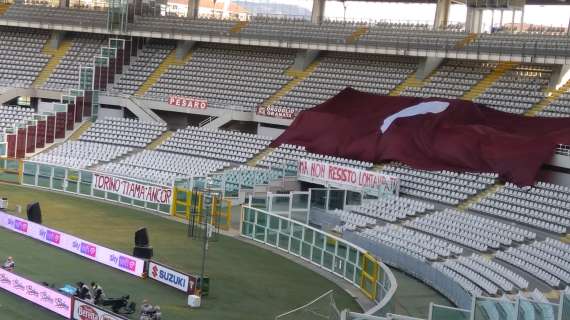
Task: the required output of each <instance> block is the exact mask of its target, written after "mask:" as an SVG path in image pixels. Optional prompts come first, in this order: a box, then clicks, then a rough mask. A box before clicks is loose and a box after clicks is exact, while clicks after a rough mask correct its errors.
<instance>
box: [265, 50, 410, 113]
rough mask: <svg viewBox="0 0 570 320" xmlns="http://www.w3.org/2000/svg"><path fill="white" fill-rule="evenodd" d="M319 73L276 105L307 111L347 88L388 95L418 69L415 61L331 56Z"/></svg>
mask: <svg viewBox="0 0 570 320" xmlns="http://www.w3.org/2000/svg"><path fill="white" fill-rule="evenodd" d="M320 59H321V61H320V63H319V65H318V66H317V68H316V69H315V71H314V72H313V73H312V74H311V75H310V76H309V77H307V78H306V79H305V80H303V81H302V82H301V83H300V84H299V85H298V86H296V87H295V88H294V89H293V90H291V91H290V92H289V93H287V94H286V95H285V96H283V97H282V98H281V99H280V100H278V101H277V102H276V103H275V105H276V106H283V107H290V108H295V109H300V110H303V109H307V108H311V107H314V106H315V105H318V104H321V103H323V102H324V101H325V100H327V99H329V98H331V97H332V96H334V95H335V94H337V93H338V92H339V91H340V90H342V89H344V88H346V87H347V86H350V87H353V88H355V89H358V90H362V91H366V92H371V93H377V94H388V93H389V92H390V91H392V90H393V89H394V88H395V87H396V86H397V85H399V84H400V83H402V82H403V81H404V80H405V79H406V78H407V77H408V76H409V75H410V74H411V73H413V72H414V71H415V69H416V68H417V62H416V61H415V60H414V59H411V58H402V57H391V56H378V55H348V54H341V53H327V54H325V56H323V57H322V58H320Z"/></svg>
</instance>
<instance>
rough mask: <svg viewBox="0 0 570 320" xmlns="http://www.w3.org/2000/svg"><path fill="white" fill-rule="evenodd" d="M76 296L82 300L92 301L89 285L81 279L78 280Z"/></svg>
mask: <svg viewBox="0 0 570 320" xmlns="http://www.w3.org/2000/svg"><path fill="white" fill-rule="evenodd" d="M75 296H76V297H77V298H79V299H81V300H85V301H88V302H92V297H91V292H90V291H89V287H87V285H86V284H85V283H83V282H81V281H79V282H77V292H76V293H75Z"/></svg>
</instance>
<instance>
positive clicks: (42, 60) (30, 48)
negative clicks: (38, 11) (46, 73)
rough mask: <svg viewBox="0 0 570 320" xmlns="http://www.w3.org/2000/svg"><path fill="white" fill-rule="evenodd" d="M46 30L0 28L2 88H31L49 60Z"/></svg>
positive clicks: (47, 33) (0, 77)
mask: <svg viewBox="0 0 570 320" xmlns="http://www.w3.org/2000/svg"><path fill="white" fill-rule="evenodd" d="M48 38H49V32H48V31H46V30H33V29H17V28H7V27H2V28H0V60H1V61H2V64H0V86H10V87H21V88H27V87H30V86H31V84H32V83H33V82H34V80H35V79H36V78H37V76H38V74H39V73H40V71H41V70H42V69H43V67H44V66H45V65H46V63H47V62H48V60H49V56H48V55H46V54H44V53H42V49H43V48H44V46H45V45H46V42H47V40H48Z"/></svg>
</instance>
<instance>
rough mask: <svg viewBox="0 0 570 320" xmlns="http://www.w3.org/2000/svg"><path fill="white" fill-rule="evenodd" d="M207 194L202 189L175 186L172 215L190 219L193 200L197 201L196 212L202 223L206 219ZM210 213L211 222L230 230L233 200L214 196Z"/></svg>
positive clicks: (199, 221) (198, 220)
mask: <svg viewBox="0 0 570 320" xmlns="http://www.w3.org/2000/svg"><path fill="white" fill-rule="evenodd" d="M205 196H206V194H205V193H204V192H201V191H197V192H193V191H192V190H187V189H183V188H177V187H174V189H173V199H172V200H173V201H172V207H171V209H170V210H171V212H170V213H171V215H172V216H175V217H178V218H182V219H185V220H190V216H191V214H192V207H193V206H194V203H193V201H196V202H197V203H196V206H195V212H197V213H198V214H197V215H196V218H197V221H196V222H197V223H202V222H203V219H204V197H205ZM209 215H210V217H211V219H210V224H211V225H213V226H216V227H219V228H220V229H222V230H229V229H230V225H231V217H232V201H231V200H229V199H223V198H221V197H220V196H213V198H212V205H211V208H210V212H209Z"/></svg>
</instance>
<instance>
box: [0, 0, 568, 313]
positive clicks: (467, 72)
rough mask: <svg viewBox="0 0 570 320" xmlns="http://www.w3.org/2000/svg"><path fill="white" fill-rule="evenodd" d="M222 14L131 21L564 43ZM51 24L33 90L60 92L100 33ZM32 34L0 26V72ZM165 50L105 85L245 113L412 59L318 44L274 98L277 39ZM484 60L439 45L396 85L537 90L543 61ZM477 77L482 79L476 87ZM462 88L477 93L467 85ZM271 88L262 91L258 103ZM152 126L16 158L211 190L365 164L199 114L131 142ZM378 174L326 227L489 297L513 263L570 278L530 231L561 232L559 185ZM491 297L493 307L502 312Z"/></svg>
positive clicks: (492, 95)
mask: <svg viewBox="0 0 570 320" xmlns="http://www.w3.org/2000/svg"><path fill="white" fill-rule="evenodd" d="M4 17H5V18H8V19H20V20H22V19H37V20H43V21H54V22H56V21H58V20H62V19H64V18H63V17H65V20H66V21H67V22H69V23H72V24H78V25H84V26H99V27H104V26H105V21H106V16H105V14H104V13H102V12H94V11H85V10H77V9H60V8H47V7H38V6H29V5H23V4H19V3H17V4H15V5H12V6H11V7H10V9H8V11H7V12H6V14H5V16H4ZM235 26H236V21H230V20H215V19H194V20H188V19H182V18H177V17H151V16H146V17H138V18H137V20H136V23H134V25H133V27H134V28H133V29H134V30H141V29H148V28H152V30H156V31H172V32H189V33H191V34H207V35H221V36H230V37H238V36H239V37H251V38H254V39H265V38H272V37H273V38H274V37H275V35H276V34H281V35H284V37H285V38H287V39H289V40H298V41H309V42H314V43H319V42H323V41H326V42H327V43H330V42H333V43H338V44H346V43H349V44H352V43H358V44H362V45H368V46H378V47H380V46H381V47H389V48H392V47H400V46H401V45H402V44H406V45H408V46H410V45H411V46H414V47H419V48H421V49H441V48H453V49H463V48H462V46H463V45H465V46H466V48H467V49H469V48H478V49H484V50H488V51H497V50H503V49H504V48H507V47H508V48H511V49H510V50H512V52H513V53H517V52H520V51H524V50H525V48H534V50H535V52H536V53H540V54H548V55H567V54H568V52H566V51H565V50H562V49H561V48H562V47H563V46H565V45H566V46H567V45H568V40H567V39H566V38H564V39H563V38H562V37H560V35H550V36H548V35H544V34H540V35H532V34H527V35H517V34H503V33H501V32H498V33H495V34H489V35H487V34H481V35H479V36H478V37H474V38H472V39H471V38H469V39H470V40H469V41H465V39H467V38H468V37H469V36H470V35H469V33H467V32H466V31H464V29H463V26H462V25H454V26H450V27H448V28H447V29H446V30H441V31H434V30H432V29H431V27H430V26H428V25H424V24H394V23H384V22H382V23H372V24H363V23H357V22H349V23H346V22H343V23H341V22H335V21H327V22H325V23H323V24H321V25H314V24H309V23H307V22H306V21H299V20H296V19H282V18H270V17H254V18H252V19H251V21H248V22H247V23H243V25H240V28H238V29H236V28H235ZM67 37H68V39H71V41H72V43H73V44H72V46H71V49H70V50H69V51H68V52H67V53H66V54H65V56H64V57H63V58H62V59H61V62H60V63H59V65H58V66H57V68H56V69H55V70H54V71H53V73H52V74H51V75H50V76H49V78H48V79H47V81H46V82H45V83H44V84H43V86H42V87H43V88H44V89H50V90H61V89H66V88H69V87H71V86H73V85H74V84H75V83H77V67H78V66H79V65H81V64H86V63H89V62H90V61H91V60H92V58H93V56H94V55H95V54H96V53H98V52H99V51H100V47H101V46H102V45H104V44H105V42H106V41H107V36H103V35H95V34H71V35H67ZM48 38H49V33H48V32H47V31H37V30H34V31H32V30H28V29H13V28H2V29H0V39H1V40H2V41H1V44H0V57H1V58H4V60H3V61H6V63H3V64H2V65H0V79H1V80H0V85H10V86H15V87H29V86H30V85H31V84H32V83H33V81H34V79H36V78H37V76H38V74H39V72H40V71H41V70H42V68H43V67H44V66H45V64H46V63H47V61H48V60H49V57H48V55H46V54H44V53H43V51H42V48H44V47H45V46H46V43H47V41H48ZM471 40H473V41H471ZM555 42H556V43H555ZM174 50H175V45H174V42H171V41H156V42H154V41H152V42H150V43H148V44H146V45H145V47H144V48H143V50H142V53H141V54H140V55H139V56H138V57H137V58H135V60H134V61H133V63H132V64H131V66H130V67H128V68H127V69H126V72H125V73H124V74H123V75H121V76H119V78H117V79H118V80H117V81H116V83H115V84H114V86H112V88H111V89H110V91H111V93H119V94H122V95H129V96H130V95H134V94H135V93H136V94H141V95H143V97H144V98H147V99H152V100H157V101H165V100H166V98H168V97H169V96H173V95H180V96H188V97H196V98H200V99H207V100H208V106H209V107H217V108H230V109H231V108H234V107H239V108H240V109H243V110H246V111H254V110H255V108H256V107H257V106H260V105H262V104H264V103H267V102H268V101H271V102H273V105H275V106H282V107H289V108H293V109H297V110H306V109H308V108H311V107H314V106H315V105H318V104H320V103H322V102H324V101H326V100H327V99H329V98H330V97H332V96H334V95H335V94H337V93H338V92H339V91H340V90H342V89H344V88H345V87H346V86H351V87H353V88H355V89H358V90H362V91H366V92H371V93H376V94H384V95H387V94H389V93H394V90H395V89H396V88H397V87H399V86H400V85H402V84H403V83H404V82H405V81H406V79H409V78H410V77H411V76H412V75H413V74H414V72H415V71H416V70H417V68H418V61H419V60H418V59H417V58H411V57H403V56H402V57H400V56H382V55H370V54H355V53H351V54H347V53H334V52H322V53H320V56H319V57H318V58H317V59H316V60H315V62H314V64H313V66H314V69H311V70H310V72H308V73H307V74H306V78H299V77H297V80H299V82H298V83H295V85H294V86H291V88H287V90H285V91H284V92H283V93H284V94H283V95H282V96H281V95H277V93H278V92H280V90H283V88H284V87H287V85H288V84H289V85H291V82H292V80H293V79H295V78H296V77H295V76H294V74H293V73H292V72H291V70H290V68H291V66H292V65H293V64H294V61H295V51H293V50H289V49H279V48H265V47H253V46H251V47H246V46H237V45H226V44H213V43H198V44H196V45H195V47H193V48H192V49H191V56H189V59H187V60H184V61H183V63H184V64H182V63H180V64H171V65H169V64H168V63H169V60H168V59H167V57H168V56H169V55H172V53H173V52H174ZM16 52H17V55H16V54H15V53H16ZM14 57H17V59H16V58H14ZM161 65H163V66H164V65H166V66H165V72H164V73H161V75H160V77H159V78H158V79H156V82H153V83H152V84H151V85H150V87H149V88H148V90H146V88H145V90H144V91H143V92H139V90H140V89H141V87H142V86H143V83H145V82H146V81H147V80H148V79H149V78H150V77H151V75H152V74H153V73H154V72H155V71H156V70H157V68H159V66H161ZM499 66H501V63H499V62H492V61H471V60H451V59H448V60H445V61H444V63H443V64H442V65H440V66H439V67H438V68H437V69H436V70H435V71H433V72H432V73H431V74H430V75H429V76H428V77H427V78H426V80H423V81H422V82H421V86H417V87H416V86H407V87H405V88H404V89H403V90H402V91H401V92H398V93H399V94H400V95H402V96H417V97H441V98H450V99H453V98H461V97H463V98H465V97H471V98H473V101H475V102H479V103H483V104H486V105H489V106H490V107H492V108H495V109H497V110H501V111H506V112H510V113H516V114H525V113H527V112H528V111H529V110H531V109H532V108H533V107H534V106H536V105H537V104H538V103H540V102H541V101H543V100H544V99H545V98H547V97H548V91H547V90H548V87H549V82H550V79H551V76H552V74H553V72H554V68H553V67H551V66H548V65H535V64H532V65H531V64H520V65H519V64H512V65H509V66H508V67H505V69H504V70H503V69H502V70H501V72H499V73H496V74H495V75H496V76H497V77H496V78H493V77H492V75H493V72H495V71H496V70H497V69H498V68H499ZM485 81H488V82H486V83H485V85H484V86H479V87H478V85H479V84H480V83H481V82H485ZM474 89H476V90H475V91H477V90H479V89H480V90H482V91H481V92H478V91H477V92H476V94H472V90H474ZM137 92H139V93H137ZM471 95H472V96H471ZM272 97H277V99H275V101H273V100H271V99H272ZM539 115H545V116H551V117H565V116H568V115H570V95H568V93H563V94H561V95H560V96H559V97H558V98H557V99H556V100H554V101H553V102H552V103H551V104H549V105H548V106H546V108H545V109H544V110H542V111H541V112H540V113H539ZM33 116H34V112H33V111H32V110H31V109H22V108H17V107H7V106H1V107H0V131H1V130H2V129H4V128H13V126H14V124H17V123H22V122H26V121H28V120H31V119H32V118H33ZM166 131H167V126H166V124H163V123H160V124H159V123H144V122H140V121H135V120H131V119H118V118H109V119H105V120H99V121H97V122H95V124H94V125H93V126H92V127H91V128H90V129H89V130H88V131H86V132H85V133H84V134H82V135H81V137H80V138H79V141H69V142H66V143H64V144H62V145H60V146H58V147H56V148H53V149H50V150H48V151H46V152H43V153H40V154H38V155H35V156H34V157H32V158H31V160H32V161H37V162H40V163H48V164H53V165H57V166H63V167H69V168H73V169H91V170H95V171H100V172H105V173H109V174H113V175H117V176H121V177H127V178H130V179H134V180H137V181H145V182H149V183H152V184H159V185H163V186H172V185H173V183H174V182H175V181H176V179H178V178H188V177H204V176H210V177H212V179H213V180H214V181H216V182H217V183H225V184H226V192H227V191H229V192H234V191H239V190H240V189H242V188H253V187H254V186H256V185H259V184H268V183H270V182H271V181H272V180H275V179H278V178H281V177H282V176H281V174H282V173H280V172H278V171H274V170H271V169H272V168H275V167H278V168H279V167H280V168H284V169H286V170H289V171H296V166H297V163H296V161H297V160H299V159H313V160H318V161H323V162H327V163H333V164H338V165H343V166H348V167H351V168H356V169H363V170H372V169H373V168H375V167H374V164H373V163H370V162H364V161H357V160H352V159H345V158H340V157H334V156H326V155H321V154H316V153H311V152H308V151H307V150H306V148H305V147H301V146H296V145H290V144H283V145H281V146H279V147H278V148H276V149H273V150H268V151H269V152H268V153H262V151H264V150H267V148H268V146H269V145H270V143H271V139H270V138H268V137H264V136H260V135H253V134H245V133H240V132H233V131H224V130H210V129H205V128H199V127H187V128H185V129H181V130H178V131H177V132H176V133H174V134H173V135H172V136H171V137H169V138H168V139H166V140H165V141H163V142H162V143H161V144H160V145H159V146H158V148H157V149H156V150H143V148H148V146H149V144H150V143H151V142H153V141H155V143H157V142H156V141H157V138H159V137H160V136H161V135H162V134H163V133H164V132H166ZM566 147H567V146H566ZM262 154H263V155H264V157H263V158H262V159H261V161H259V162H258V163H257V164H256V165H257V167H250V166H246V165H245V164H246V163H249V161H251V160H252V159H254V158H255V157H256V156H260V155H262ZM561 154H562V153H561ZM381 172H382V173H385V174H387V175H393V176H397V177H399V178H400V179H401V188H400V191H401V194H402V195H403V196H401V197H399V198H392V197H386V198H380V199H377V200H367V201H365V202H363V204H362V205H360V206H352V207H351V206H347V207H345V209H344V210H338V209H335V210H332V211H330V214H332V215H335V216H336V217H338V218H339V219H340V221H342V223H341V224H340V225H338V226H336V227H335V229H334V230H335V231H337V232H339V233H341V234H342V233H345V232H349V233H354V234H357V235H358V236H360V237H362V238H364V239H367V240H370V241H372V242H374V243H378V244H382V245H385V246H388V247H391V248H394V249H396V250H398V251H399V252H401V253H402V254H405V255H409V256H411V257H414V258H416V259H418V260H420V261H422V262H425V263H429V264H430V265H431V266H433V267H434V268H435V269H437V270H439V271H441V272H442V273H443V274H445V275H447V276H448V277H449V278H451V279H453V280H454V281H456V282H457V283H458V284H459V285H460V286H461V287H462V288H463V289H464V290H466V291H467V292H469V293H470V294H471V295H473V296H478V295H487V296H501V295H503V294H507V293H508V294H512V293H516V292H517V291H519V290H522V291H525V290H529V288H531V286H533V285H531V284H529V281H528V280H527V279H525V278H524V277H523V276H521V275H519V273H518V270H523V271H526V272H527V273H531V274H532V275H534V276H535V277H536V278H537V279H538V280H540V281H541V282H543V283H545V284H547V285H548V286H550V287H553V288H563V287H565V286H566V285H567V284H570V272H569V271H568V270H570V246H569V245H568V244H566V243H563V242H561V241H559V240H555V239H552V238H546V239H545V240H542V239H544V235H548V236H557V235H561V236H564V235H566V233H567V232H568V228H569V227H570V213H569V210H570V205H569V203H568V201H569V200H570V188H568V187H563V186H560V185H556V184H551V183H545V182H538V183H537V184H536V185H535V186H533V187H532V188H529V189H528V190H527V189H522V188H518V187H516V186H515V185H513V184H511V183H506V184H505V185H502V183H500V182H499V181H498V175H497V174H495V173H468V172H466V173H456V172H450V171H426V170H419V169H413V168H411V167H409V166H406V165H404V164H402V163H397V162H391V163H388V164H385V165H383V166H382V167H381ZM479 197H481V199H480V198H479ZM460 204H465V206H467V205H468V209H469V210H470V211H471V212H470V211H467V212H459V211H457V210H455V209H451V208H449V207H454V208H458V207H460V206H459V205H460ZM436 210H437V211H436ZM511 222H514V224H511ZM537 233H538V236H537ZM473 251H475V252H481V253H483V252H486V253H489V252H492V253H494V255H495V257H494V258H487V256H485V257H483V256H481V255H478V254H477V253H472V252H473ZM467 254H471V255H470V256H469V255H467ZM498 261H500V263H499V262H498ZM533 280H536V279H533ZM530 295H531V296H532V297H533V298H534V299H536V300H537V301H544V299H546V298H545V297H544V295H543V294H542V293H540V292H539V291H536V290H535V291H533V292H532V293H531V294H530ZM482 306H483V308H485V310H487V312H488V313H489V314H495V313H496V312H499V311H498V309H494V307H492V306H491V305H487V304H482ZM505 310H506V309H505ZM505 310H502V311H500V312H504V313H509V312H510V311H508V310H507V311H505Z"/></svg>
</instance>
